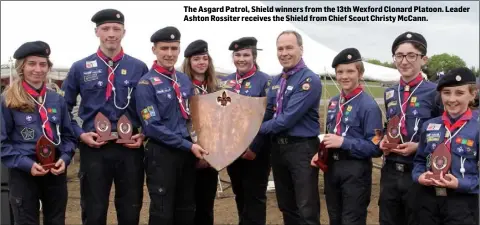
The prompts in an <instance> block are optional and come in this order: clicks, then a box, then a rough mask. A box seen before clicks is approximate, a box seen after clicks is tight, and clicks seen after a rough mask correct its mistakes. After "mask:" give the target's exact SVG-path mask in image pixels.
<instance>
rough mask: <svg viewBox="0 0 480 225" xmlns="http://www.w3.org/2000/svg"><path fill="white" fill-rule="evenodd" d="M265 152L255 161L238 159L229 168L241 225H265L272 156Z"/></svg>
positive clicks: (258, 155)
mask: <svg viewBox="0 0 480 225" xmlns="http://www.w3.org/2000/svg"><path fill="white" fill-rule="evenodd" d="M268 153H269V152H268V151H267V150H265V151H264V152H260V153H259V154H257V156H256V158H255V159H254V160H246V159H242V158H238V159H237V160H235V162H233V163H232V164H231V165H229V166H228V167H227V171H228V175H229V176H230V181H231V182H232V190H233V193H234V194H235V202H236V203H237V212H238V221H239V224H240V225H246V224H259V225H260V224H265V223H266V217H267V194H266V193H267V185H268V176H269V175H270V159H269V157H270V155H269V154H268Z"/></svg>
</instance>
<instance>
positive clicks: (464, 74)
mask: <svg viewBox="0 0 480 225" xmlns="http://www.w3.org/2000/svg"><path fill="white" fill-rule="evenodd" d="M475 82H476V77H475V75H474V74H473V72H472V71H471V70H470V69H468V68H466V67H460V68H455V69H452V70H450V71H448V73H447V74H446V75H445V76H443V77H442V78H440V81H439V82H438V85H437V91H440V90H442V88H444V87H455V86H461V85H464V84H475Z"/></svg>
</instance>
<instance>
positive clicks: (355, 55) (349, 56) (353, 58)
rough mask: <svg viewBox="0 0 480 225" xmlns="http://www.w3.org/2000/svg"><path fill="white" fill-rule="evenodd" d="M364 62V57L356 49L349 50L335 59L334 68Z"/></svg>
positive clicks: (343, 51) (342, 52)
mask: <svg viewBox="0 0 480 225" xmlns="http://www.w3.org/2000/svg"><path fill="white" fill-rule="evenodd" d="M358 61H362V55H360V52H359V51H358V50H357V49H356V48H347V49H344V50H342V51H341V52H340V53H338V54H337V56H335V58H333V62H332V68H336V67H337V65H338V64H349V63H353V62H358Z"/></svg>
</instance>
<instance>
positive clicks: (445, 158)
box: [425, 142, 452, 180]
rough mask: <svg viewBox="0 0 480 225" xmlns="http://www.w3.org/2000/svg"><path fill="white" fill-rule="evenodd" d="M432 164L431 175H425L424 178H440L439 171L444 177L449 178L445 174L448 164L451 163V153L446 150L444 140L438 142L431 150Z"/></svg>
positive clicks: (448, 167)
mask: <svg viewBox="0 0 480 225" xmlns="http://www.w3.org/2000/svg"><path fill="white" fill-rule="evenodd" d="M430 161H431V164H432V166H431V167H432V173H433V174H432V175H427V176H425V178H426V179H431V178H433V179H435V180H440V172H443V176H444V179H446V180H449V178H447V177H445V174H447V173H448V170H449V169H450V166H451V164H452V155H451V153H450V151H449V150H448V148H447V146H446V145H445V142H443V143H441V144H439V145H438V146H437V147H436V148H435V150H434V151H433V153H432V155H431V158H430Z"/></svg>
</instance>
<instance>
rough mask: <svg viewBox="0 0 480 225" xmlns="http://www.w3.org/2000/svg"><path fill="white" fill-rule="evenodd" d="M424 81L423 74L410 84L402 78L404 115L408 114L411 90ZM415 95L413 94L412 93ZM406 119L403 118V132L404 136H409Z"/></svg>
mask: <svg viewBox="0 0 480 225" xmlns="http://www.w3.org/2000/svg"><path fill="white" fill-rule="evenodd" d="M422 80H423V77H422V74H421V73H420V74H418V75H417V77H415V79H413V80H411V81H410V82H408V83H407V82H405V81H403V79H402V78H400V85H401V86H402V87H403V101H402V106H401V107H402V110H403V113H405V114H407V104H408V103H407V101H408V100H409V97H410V88H412V87H415V86H416V85H418V84H419V83H420V82H422ZM412 94H413V92H412ZM406 120H407V119H406V117H405V116H402V117H401V123H402V125H401V132H402V134H403V135H404V136H407V126H405V121H406Z"/></svg>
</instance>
